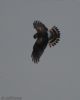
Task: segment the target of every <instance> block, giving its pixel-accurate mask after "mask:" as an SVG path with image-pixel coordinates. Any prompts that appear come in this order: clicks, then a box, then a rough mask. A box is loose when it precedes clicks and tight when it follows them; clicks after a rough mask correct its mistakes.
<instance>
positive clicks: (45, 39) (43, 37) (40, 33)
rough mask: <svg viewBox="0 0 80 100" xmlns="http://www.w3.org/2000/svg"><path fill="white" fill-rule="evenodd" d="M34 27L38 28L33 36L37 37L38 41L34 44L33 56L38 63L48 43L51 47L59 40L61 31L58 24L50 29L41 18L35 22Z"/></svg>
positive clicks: (33, 59)
mask: <svg viewBox="0 0 80 100" xmlns="http://www.w3.org/2000/svg"><path fill="white" fill-rule="evenodd" d="M33 27H34V29H35V30H36V33H35V34H34V36H33V38H34V39H36V42H35V44H34V46H33V51H32V54H31V58H32V61H33V62H34V63H38V62H39V61H40V57H41V56H42V54H43V52H44V50H45V49H46V47H47V45H49V47H50V48H51V47H52V46H55V45H56V44H57V43H58V42H59V40H60V31H59V29H58V28H57V27H56V26H53V27H52V28H51V29H48V28H47V27H46V26H45V25H44V24H43V23H42V22H41V21H39V20H35V21H34V22H33Z"/></svg>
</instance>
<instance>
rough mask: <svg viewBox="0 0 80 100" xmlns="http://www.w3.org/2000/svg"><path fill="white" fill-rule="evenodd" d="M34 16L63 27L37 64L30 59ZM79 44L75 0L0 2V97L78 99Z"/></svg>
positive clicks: (79, 16)
mask: <svg viewBox="0 0 80 100" xmlns="http://www.w3.org/2000/svg"><path fill="white" fill-rule="evenodd" d="M36 19H39V20H41V21H42V22H43V23H44V24H45V25H46V26H47V27H49V28H50V27H51V26H53V25H57V26H58V28H59V29H60V31H61V41H60V43H58V44H57V45H56V46H55V47H53V48H49V47H47V49H46V50H45V52H44V54H43V56H42V57H41V60H40V62H39V64H34V63H33V62H32V61H31V58H30V55H31V52H32V47H33V44H34V42H35V40H34V39H33V34H34V33H35V31H34V29H33V25H32V23H33V21H34V20H36ZM79 43H80V1H79V0H48V1H47V0H43V1H42V0H41V1H40V0H39V1H38V0H30V1H29V0H0V96H21V97H22V100H80V44H79Z"/></svg>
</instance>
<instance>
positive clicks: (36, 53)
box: [31, 37, 48, 63]
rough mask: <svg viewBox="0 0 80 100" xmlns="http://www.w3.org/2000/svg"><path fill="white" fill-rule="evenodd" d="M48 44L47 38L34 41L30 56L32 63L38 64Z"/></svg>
mask: <svg viewBox="0 0 80 100" xmlns="http://www.w3.org/2000/svg"><path fill="white" fill-rule="evenodd" d="M47 44H48V37H47V38H43V37H42V38H39V39H37V40H36V42H35V44H34V46H33V51H32V54H31V57H32V61H33V62H34V63H38V62H39V60H40V57H41V56H42V54H43V52H44V50H45V49H46V47H47Z"/></svg>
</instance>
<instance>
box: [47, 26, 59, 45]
mask: <svg viewBox="0 0 80 100" xmlns="http://www.w3.org/2000/svg"><path fill="white" fill-rule="evenodd" d="M49 32H50V33H51V37H50V39H49V41H48V43H49V46H50V47H51V46H54V45H56V44H57V43H58V42H59V41H60V31H59V29H58V28H57V27H56V26H53V27H52V28H51V29H50V30H49Z"/></svg>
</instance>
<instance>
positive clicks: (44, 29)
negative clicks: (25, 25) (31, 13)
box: [33, 20, 48, 33]
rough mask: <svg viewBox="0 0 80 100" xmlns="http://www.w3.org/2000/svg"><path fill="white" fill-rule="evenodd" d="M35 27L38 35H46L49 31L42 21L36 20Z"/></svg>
mask: <svg viewBox="0 0 80 100" xmlns="http://www.w3.org/2000/svg"><path fill="white" fill-rule="evenodd" d="M33 26H34V28H35V29H36V31H37V33H45V32H47V31H48V29H47V27H46V26H45V25H44V24H43V23H42V22H40V21H38V20H35V21H34V22H33Z"/></svg>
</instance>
